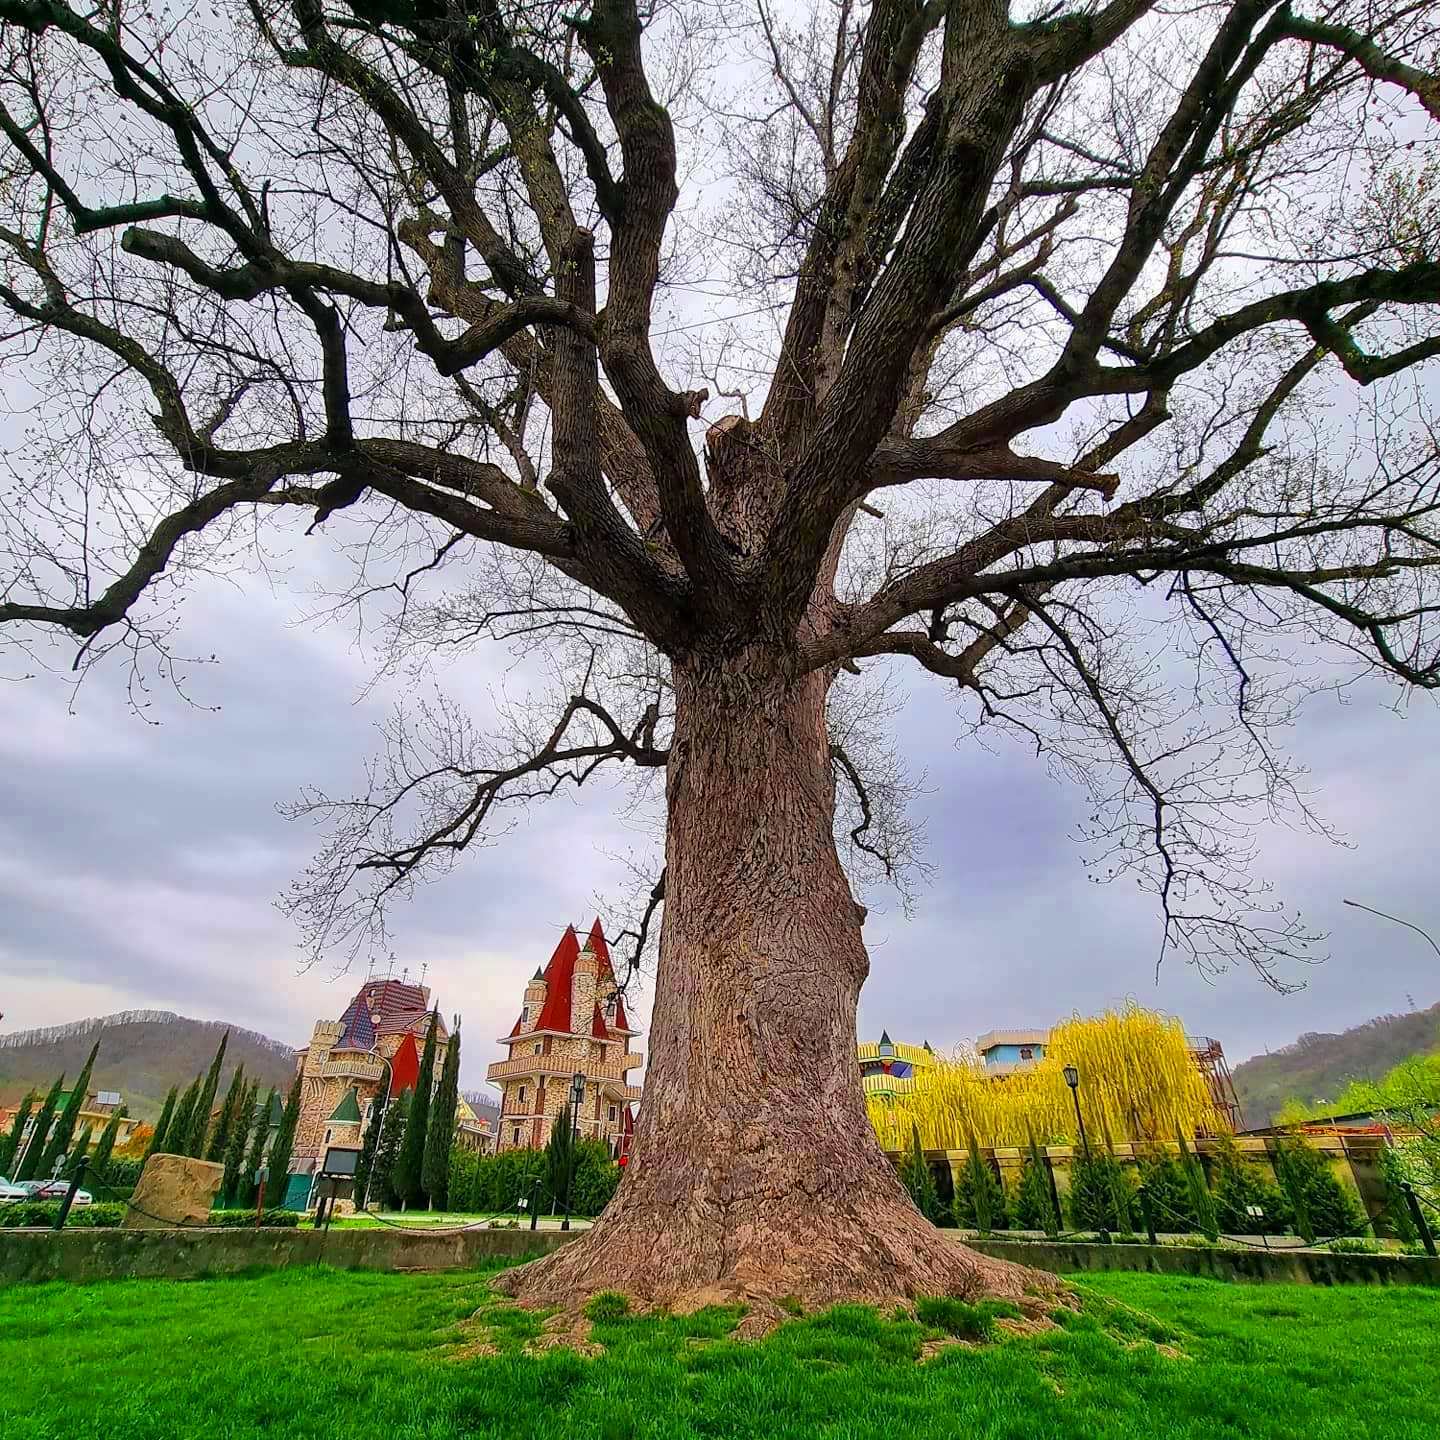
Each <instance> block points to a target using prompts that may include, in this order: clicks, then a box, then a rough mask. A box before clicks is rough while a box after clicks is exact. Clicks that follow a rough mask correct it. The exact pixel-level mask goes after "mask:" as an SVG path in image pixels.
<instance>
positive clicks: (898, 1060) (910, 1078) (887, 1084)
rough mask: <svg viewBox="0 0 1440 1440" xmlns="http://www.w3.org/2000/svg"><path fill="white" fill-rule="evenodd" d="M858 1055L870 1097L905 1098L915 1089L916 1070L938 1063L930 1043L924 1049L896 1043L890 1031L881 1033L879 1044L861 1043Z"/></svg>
mask: <svg viewBox="0 0 1440 1440" xmlns="http://www.w3.org/2000/svg"><path fill="white" fill-rule="evenodd" d="M855 1053H856V1056H857V1057H858V1058H859V1061H860V1084H861V1086H862V1087H863V1088H864V1090H865V1093H866V1094H867V1095H882V1096H888V1097H894V1096H896V1095H902V1094H904V1093H905V1092H906V1091H907V1090H912V1089H914V1087H915V1072H916V1071H917V1070H923V1069H925V1067H926V1066H927V1065H933V1064H934V1063H935V1052H934V1051H933V1050H932V1049H931V1048H930V1042H929V1041H928V1040H927V1041H925V1042H924V1044H922V1045H906V1044H903V1043H897V1042H896V1041H894V1040H892V1039H891V1038H890V1032H889V1031H888V1030H882V1031H881V1032H880V1039H879V1040H878V1041H874V1042H871V1041H866V1040H862V1041H861V1042H860V1043H859V1044H858V1045H856V1047H855Z"/></svg>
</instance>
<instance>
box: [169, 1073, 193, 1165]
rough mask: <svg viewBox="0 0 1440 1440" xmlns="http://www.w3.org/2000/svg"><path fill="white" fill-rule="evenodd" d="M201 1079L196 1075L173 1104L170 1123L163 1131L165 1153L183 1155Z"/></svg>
mask: <svg viewBox="0 0 1440 1440" xmlns="http://www.w3.org/2000/svg"><path fill="white" fill-rule="evenodd" d="M200 1085H201V1080H200V1077H199V1076H198V1075H197V1076H196V1077H195V1078H194V1079H193V1080H192V1081H191V1082H190V1083H189V1084H188V1085H187V1086H186V1087H185V1093H184V1094H183V1095H182V1096H181V1097H180V1099H179V1101H178V1102H177V1103H176V1106H175V1113H174V1114H173V1115H172V1116H171V1117H170V1125H169V1127H168V1128H167V1130H166V1131H165V1149H164V1152H163V1153H164V1154H166V1155H183V1154H184V1153H185V1143H186V1140H187V1139H188V1137H189V1135H190V1117H191V1116H192V1115H194V1113H195V1105H196V1102H197V1101H198V1100H199V1099H200Z"/></svg>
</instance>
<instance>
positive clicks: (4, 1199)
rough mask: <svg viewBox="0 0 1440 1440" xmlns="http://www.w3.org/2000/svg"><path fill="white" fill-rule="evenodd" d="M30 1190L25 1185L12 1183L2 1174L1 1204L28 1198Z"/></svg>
mask: <svg viewBox="0 0 1440 1440" xmlns="http://www.w3.org/2000/svg"><path fill="white" fill-rule="evenodd" d="M29 1198H30V1192H29V1191H28V1190H27V1189H25V1187H24V1186H23V1185H12V1184H11V1183H10V1182H9V1181H8V1180H7V1179H6V1178H5V1177H4V1176H3V1175H0V1205H12V1204H14V1203H15V1202H16V1201H17V1200H28V1199H29Z"/></svg>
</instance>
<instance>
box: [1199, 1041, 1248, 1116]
mask: <svg viewBox="0 0 1440 1440" xmlns="http://www.w3.org/2000/svg"><path fill="white" fill-rule="evenodd" d="M1185 1043H1186V1045H1188V1046H1189V1047H1190V1057H1191V1059H1193V1060H1194V1062H1195V1068H1196V1069H1197V1070H1199V1072H1200V1073H1201V1075H1203V1076H1204V1077H1205V1083H1206V1084H1207V1085H1208V1086H1209V1087H1210V1098H1211V1099H1212V1100H1213V1101H1214V1102H1215V1109H1216V1111H1217V1112H1218V1113H1219V1114H1221V1115H1223V1116H1224V1117H1225V1121H1226V1124H1227V1126H1228V1128H1229V1130H1230V1133H1231V1134H1232V1135H1233V1134H1238V1133H1239V1132H1240V1131H1241V1130H1243V1129H1244V1128H1245V1117H1244V1115H1243V1114H1242V1113H1241V1110H1240V1097H1239V1095H1237V1094H1236V1093H1235V1080H1234V1077H1233V1076H1232V1075H1231V1074H1230V1066H1229V1065H1228V1064H1227V1063H1226V1060H1225V1052H1224V1050H1222V1049H1221V1048H1220V1042H1219V1041H1218V1040H1216V1039H1215V1038H1214V1037H1213V1036H1210V1035H1187V1036H1186V1037H1185Z"/></svg>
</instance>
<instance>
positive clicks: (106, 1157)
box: [90, 1105, 125, 1184]
mask: <svg viewBox="0 0 1440 1440" xmlns="http://www.w3.org/2000/svg"><path fill="white" fill-rule="evenodd" d="M124 1118H125V1107H124V1106H123V1105H122V1106H120V1108H119V1109H118V1110H116V1111H115V1113H114V1114H113V1115H112V1116H111V1117H110V1119H109V1120H108V1121H106V1124H105V1128H104V1129H103V1130H102V1131H101V1132H100V1143H99V1144H98V1145H96V1147H95V1153H94V1154H93V1155H92V1156H91V1157H90V1173H91V1174H92V1175H94V1176H95V1178H96V1180H97V1181H99V1182H100V1183H101V1184H103V1183H104V1181H105V1171H106V1167H107V1166H108V1165H109V1164H110V1152H111V1151H112V1150H113V1149H114V1148H115V1137H116V1136H117V1135H118V1134H119V1133H120V1122H121V1121H122V1120H123V1119H124Z"/></svg>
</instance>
